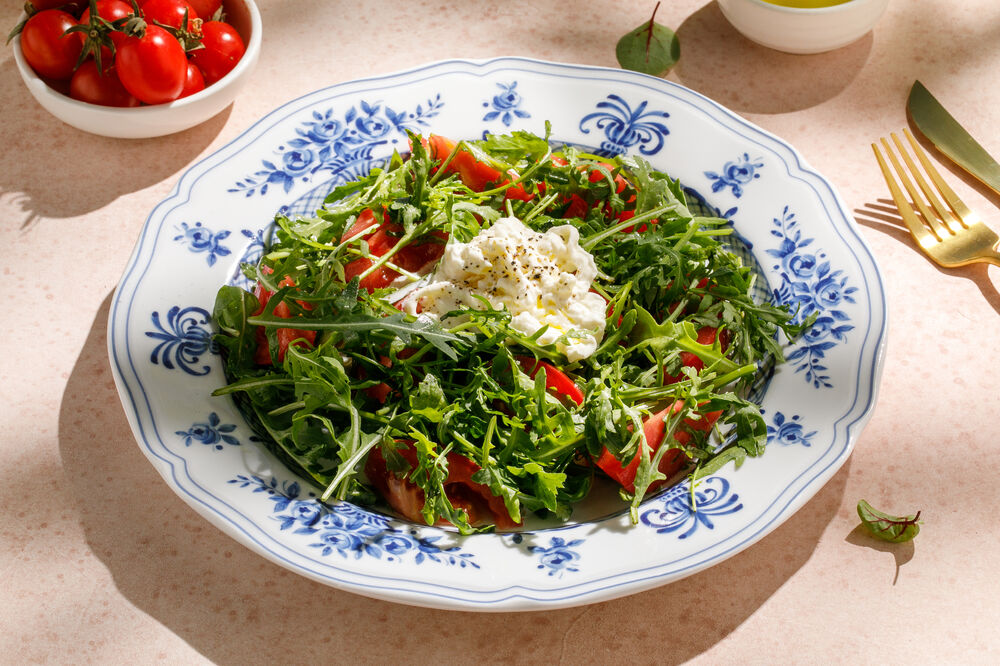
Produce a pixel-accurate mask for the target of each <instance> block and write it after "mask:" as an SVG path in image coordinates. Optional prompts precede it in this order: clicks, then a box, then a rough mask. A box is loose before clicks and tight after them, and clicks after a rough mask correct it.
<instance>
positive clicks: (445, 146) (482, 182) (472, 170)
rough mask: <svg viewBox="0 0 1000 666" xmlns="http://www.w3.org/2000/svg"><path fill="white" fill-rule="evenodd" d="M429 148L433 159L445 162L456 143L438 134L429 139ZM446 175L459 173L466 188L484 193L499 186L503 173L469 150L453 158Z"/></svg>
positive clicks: (461, 151)
mask: <svg viewBox="0 0 1000 666" xmlns="http://www.w3.org/2000/svg"><path fill="white" fill-rule="evenodd" d="M427 142H428V148H429V150H430V154H431V157H432V158H434V159H436V160H440V161H441V162H444V160H446V159H448V156H449V155H451V151H453V150H454V149H455V142H454V141H452V140H451V139H448V138H445V137H443V136H440V135H438V134H431V135H430V136H429V137H428V139H427ZM445 173H457V174H458V177H459V178H461V179H462V182H463V183H465V186H466V187H468V188H469V189H470V190H472V191H473V192H482V191H483V190H486V189H489V188H490V187H491V186H495V185H497V184H499V182H500V179H501V177H502V176H503V173H502V172H501V171H500V170H498V169H494V168H493V167H491V166H490V165H489V164H486V163H484V162H480V161H479V160H477V159H476V158H475V156H474V155H473V154H472V153H470V152H469V151H467V150H459V151H458V152H457V153H455V156H454V157H452V159H451V161H450V162H449V163H448V166H447V167H445Z"/></svg>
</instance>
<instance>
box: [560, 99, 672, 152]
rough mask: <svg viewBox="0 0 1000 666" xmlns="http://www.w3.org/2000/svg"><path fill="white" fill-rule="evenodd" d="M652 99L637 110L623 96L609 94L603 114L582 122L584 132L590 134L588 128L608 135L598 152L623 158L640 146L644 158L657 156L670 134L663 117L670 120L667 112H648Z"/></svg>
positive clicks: (596, 114) (601, 105)
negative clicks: (661, 119)
mask: <svg viewBox="0 0 1000 666" xmlns="http://www.w3.org/2000/svg"><path fill="white" fill-rule="evenodd" d="M648 105H649V101H648V100H644V101H642V102H640V103H639V105H638V106H637V107H635V109H633V108H632V107H631V106H630V105H629V103H628V102H626V101H625V100H624V99H623V98H622V97H621V96H620V95H608V96H607V98H606V99H605V100H604V101H601V102H598V103H597V108H598V109H601V110H600V111H595V112H593V113H589V114H587V115H586V116H584V117H583V119H581V120H580V131H581V132H583V133H584V134H589V133H590V128H588V127H587V125H589V124H591V123H593V125H594V127H595V128H597V129H599V130H602V131H603V132H604V140H603V141H601V146H600V150H599V151H598V153H600V154H603V155H620V154H621V153H625V152H627V151H628V150H629V149H631V148H633V147H635V146H638V147H639V152H640V153H642V154H643V155H655V154H656V153H658V152H660V149H661V148H663V141H664V137H666V136H667V135H668V134H670V130H669V129H668V128H667V126H666V125H665V124H664V123H663V122H661V121H660V120H659V118H669V117H670V114H669V113H667V112H666V111H653V110H649V111H647V110H646V107H647V106H648Z"/></svg>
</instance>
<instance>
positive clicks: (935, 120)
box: [906, 81, 1000, 194]
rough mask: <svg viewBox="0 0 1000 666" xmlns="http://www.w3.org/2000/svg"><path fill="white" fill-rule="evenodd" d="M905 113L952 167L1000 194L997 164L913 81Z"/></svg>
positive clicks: (939, 104)
mask: <svg viewBox="0 0 1000 666" xmlns="http://www.w3.org/2000/svg"><path fill="white" fill-rule="evenodd" d="M906 110H907V112H909V114H910V118H911V119H912V120H913V123H914V124H915V125H916V126H917V129H919V130H920V132H921V133H922V134H923V135H924V136H926V137H927V138H928V139H929V140H930V142H931V143H933V144H934V147H935V148H937V149H938V150H940V151H941V152H942V153H944V154H945V155H947V156H948V157H949V158H951V160H952V161H953V162H955V164H957V165H958V166H960V167H962V168H963V169H965V170H966V171H968V172H969V173H971V174H972V175H973V176H975V177H976V178H978V179H979V180H980V181H982V183H983V184H984V185H986V186H987V187H989V188H990V189H991V190H993V191H994V192H996V193H997V194H1000V164H997V161H996V160H995V159H993V158H992V157H990V155H989V153H987V152H986V150H985V149H984V148H983V147H982V146H980V145H979V143H978V142H977V141H976V140H975V139H973V138H972V136H971V135H969V133H968V132H966V131H965V129H964V128H963V127H962V126H961V125H959V124H958V121H957V120H955V119H954V118H953V117H952V115H951V114H950V113H948V112H947V111H946V110H945V108H944V107H943V106H941V103H940V102H938V101H937V100H936V99H934V95H932V94H930V92H928V91H927V88H925V87H924V85H923V84H922V83H920V81H915V82H914V83H913V87H912V88H911V89H910V97H909V99H907V100H906Z"/></svg>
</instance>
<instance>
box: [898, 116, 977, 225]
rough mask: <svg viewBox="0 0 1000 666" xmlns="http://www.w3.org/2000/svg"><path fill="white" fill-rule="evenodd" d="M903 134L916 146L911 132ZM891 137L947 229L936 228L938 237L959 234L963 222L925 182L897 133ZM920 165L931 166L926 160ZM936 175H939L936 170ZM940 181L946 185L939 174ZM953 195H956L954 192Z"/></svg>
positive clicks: (906, 131) (918, 154)
mask: <svg viewBox="0 0 1000 666" xmlns="http://www.w3.org/2000/svg"><path fill="white" fill-rule="evenodd" d="M903 132H904V133H905V134H906V135H907V138H908V139H910V144H911V145H914V144H915V142H914V141H913V139H912V138H911V137H910V136H909V134H910V132H909V130H906V129H904V130H903ZM891 136H892V142H893V143H895V144H896V150H898V151H899V155H900V157H902V158H903V162H905V163H906V166H907V168H908V169H909V170H910V174H911V175H912V176H913V179H914V180H915V181H917V185H918V186H919V187H920V191H921V192H923V193H924V197H925V198H926V199H927V201H928V202H930V204H931V207H932V208H934V210H936V211H937V214H938V218H939V219H940V220H941V221H942V222H943V223H944V225H945V226H946V227H947V230H945V229H941V228H939V227H935V230H936V231H937V233H938V236H939V237H941V238H942V239H944V238H947V236H941V233H942V232H944V233H945V234H947V232H948V231H950V232H951V233H953V234H957V233H958V232H959V231H961V230H962V223H961V221H959V220H958V218H956V217H955V214H954V213H953V212H952V211H951V209H950V208H948V207H947V206H945V204H944V203H943V202H942V201H941V199H940V198H938V196H937V195H936V194H935V193H934V190H933V189H932V188H931V186H930V185H929V184H928V183H927V181H926V180H924V177H923V175H921V173H920V169H918V168H917V165H916V164H914V163H913V160H912V159H910V154H909V153H908V152H907V151H906V148H904V147H903V142H902V141H900V140H899V137H898V136H896V134H895V133H893V134H892V135H891ZM922 153H923V151H922V150H921V151H919V152H918V153H917V159H920V157H921V154H922ZM924 157H925V158H926V155H924ZM920 163H921V164H923V165H924V168H925V169H926V168H927V167H928V166H929V165H930V162H929V161H925V160H920ZM930 168H931V169H934V167H933V166H931V167H930ZM935 173H937V172H936V170H935ZM928 174H929V175H930V171H928ZM931 180H934V176H933V175H931ZM938 181H940V182H941V183H942V184H944V181H943V180H941V176H940V174H938ZM935 184H936V183H935ZM945 187H946V188H947V187H948V186H947V185H945ZM948 189H951V188H948ZM911 194H912V193H911ZM941 194H942V196H944V192H942V193H941ZM952 194H954V192H953V193H952ZM932 224H933V221H932Z"/></svg>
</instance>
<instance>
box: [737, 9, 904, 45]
mask: <svg viewBox="0 0 1000 666" xmlns="http://www.w3.org/2000/svg"><path fill="white" fill-rule="evenodd" d="M888 4H889V0H719V8H720V9H721V10H722V13H723V14H724V15H725V17H726V18H727V19H728V20H729V22H730V23H732V24H733V27H735V28H736V29H737V30H739V31H740V32H741V33H743V35H744V36H745V37H747V38H749V39H751V40H753V41H755V42H757V43H758V44H761V45H763V46H766V47H768V48H772V49H776V50H778V51H784V52H786V53H822V52H824V51H832V50H833V49H838V48H840V47H842V46H847V45H848V44H851V43H852V42H855V41H857V40H858V39H860V38H861V37H863V36H865V35H866V34H867V33H868V32H869V31H870V30H871V29H872V28H873V27H875V24H876V23H878V20H879V18H880V17H881V16H882V13H883V12H884V11H885V8H886V6H887V5H888Z"/></svg>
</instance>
